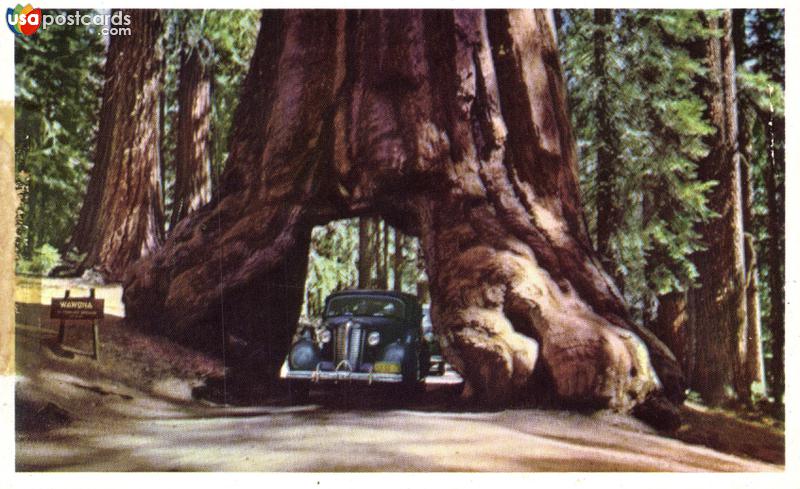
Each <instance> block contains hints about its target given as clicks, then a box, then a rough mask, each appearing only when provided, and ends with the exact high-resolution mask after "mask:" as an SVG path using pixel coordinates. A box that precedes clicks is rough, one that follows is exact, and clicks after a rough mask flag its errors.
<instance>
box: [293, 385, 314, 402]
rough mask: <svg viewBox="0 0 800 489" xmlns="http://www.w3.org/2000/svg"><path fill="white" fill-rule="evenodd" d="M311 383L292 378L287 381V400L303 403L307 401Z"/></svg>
mask: <svg viewBox="0 0 800 489" xmlns="http://www.w3.org/2000/svg"><path fill="white" fill-rule="evenodd" d="M310 390H311V384H310V383H309V382H307V381H302V380H293V381H291V382H289V402H291V403H292V404H305V403H307V402H308V397H309V391H310Z"/></svg>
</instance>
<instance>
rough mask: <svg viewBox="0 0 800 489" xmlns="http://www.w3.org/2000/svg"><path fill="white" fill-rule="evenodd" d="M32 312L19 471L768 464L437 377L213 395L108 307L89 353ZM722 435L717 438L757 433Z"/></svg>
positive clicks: (195, 373)
mask: <svg viewBox="0 0 800 489" xmlns="http://www.w3.org/2000/svg"><path fill="white" fill-rule="evenodd" d="M37 307H38V306H37ZM20 310H21V311H22V312H23V313H25V312H26V311H25V310H24V308H20ZM27 312H28V313H30V315H29V317H34V318H36V317H41V315H42V311H41V310H39V309H32V310H29V311H27ZM32 322H35V321H24V322H23V323H21V324H18V326H17V360H18V362H17V366H18V381H17V387H16V398H17V399H16V406H17V436H16V457H17V458H16V467H17V470H19V471H774V470H782V465H775V464H770V463H765V462H760V461H756V460H755V459H748V458H745V457H740V456H735V455H730V454H726V453H722V452H719V451H715V450H713V449H710V448H706V447H703V446H700V445H692V444H687V443H684V442H682V441H679V440H676V439H673V438H668V437H665V436H662V435H660V434H659V433H656V432H655V431H654V430H653V429H652V428H650V427H648V426H647V425H645V424H643V423H641V422H639V421H638V420H635V419H633V418H631V417H628V416H621V415H617V414H612V413H608V412H600V413H594V414H580V413H574V412H566V411H552V410H535V409H509V410H504V411H499V412H469V411H467V410H465V409H466V408H463V407H461V408H459V407H458V406H457V405H456V404H454V403H452V402H448V399H449V400H450V401H452V399H453V394H452V392H450V391H448V389H452V387H450V386H448V385H431V386H429V389H428V392H427V393H426V394H425V395H423V396H421V398H420V399H418V400H416V401H413V402H405V403H403V404H402V405H398V404H397V401H393V400H389V401H387V400H385V399H383V398H381V397H378V396H376V395H374V393H373V394H369V393H363V392H359V391H352V392H350V395H348V396H342V395H340V393H339V392H338V391H337V392H334V393H331V392H320V391H316V392H313V393H312V397H311V400H310V403H309V404H308V405H304V406H291V405H289V403H288V400H286V399H282V398H280V397H276V398H274V399H266V400H265V401H264V402H260V403H258V404H257V405H255V406H253V407H231V406H225V405H219V404H213V403H210V402H208V401H198V400H196V399H193V396H192V389H193V387H196V386H197V385H198V384H199V383H201V382H202V378H203V377H204V376H208V375H213V374H214V373H215V372H216V373H219V365H215V364H214V361H213V360H211V359H207V358H204V357H203V356H202V355H197V354H195V353H192V352H188V351H186V350H185V349H182V348H181V347H179V346H177V345H174V344H171V343H169V342H168V341H166V340H163V339H159V338H152V337H149V336H146V335H143V334H141V333H137V332H136V331H135V330H132V329H130V328H126V327H123V325H122V324H121V320H115V319H113V318H109V320H107V321H106V324H104V329H103V330H102V337H103V355H102V360H101V362H94V361H92V360H91V359H89V358H85V357H81V356H71V357H70V356H62V355H59V354H57V352H56V353H54V351H53V350H52V349H51V348H50V345H51V344H52V337H53V335H54V330H53V329H52V327H50V326H48V325H45V324H31V323H32ZM75 335H76V336H73V337H72V339H70V337H69V335H68V340H69V341H71V342H73V343H75V342H78V343H79V342H80V341H79V340H80V338H78V336H80V335H79V334H77V333H76V334H75ZM700 422H702V423H705V424H708V423H707V422H706V421H704V420H701V421H700ZM737 430H738V428H736V429H733V428H731V429H728V431H732V432H734V435H736V433H738V431H737ZM762 432H763V430H762V431H760V432H759V433H762ZM736 436H738V438H734V440H735V441H734V442H733V443H731V446H734V447H738V446H741V443H740V440H742V439H744V437H746V438H748V439H754V440H759V439H760V437H761V435H758V436H753V435H751V434H749V433H745V435H744V436H742V435H736ZM770 436H772V437H773V438H774V439H773V440H772V441H771V442H770V443H769V447H768V448H769V450H768V451H767V452H765V453H766V454H767V456H766V458H765V457H762V459H764V460H770V459H773V460H777V461H778V463H782V462H781V461H782V458H781V457H782V443H783V435H782V433H772V434H770ZM713 437H716V438H719V433H716V432H715V433H713ZM759 443H761V444H762V445H763V443H762V442H760V441H759ZM746 453H750V452H746ZM753 453H755V452H753Z"/></svg>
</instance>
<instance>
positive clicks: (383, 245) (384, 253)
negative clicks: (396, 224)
mask: <svg viewBox="0 0 800 489" xmlns="http://www.w3.org/2000/svg"><path fill="white" fill-rule="evenodd" d="M375 224H376V226H377V230H378V232H377V233H376V234H377V236H376V238H377V240H376V241H377V244H378V246H379V247H380V249H379V251H378V253H377V254H376V258H377V260H378V288H379V289H383V290H385V289H388V288H389V225H388V224H386V222H385V221H377V222H376V223H375Z"/></svg>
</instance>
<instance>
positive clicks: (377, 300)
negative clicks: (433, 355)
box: [280, 290, 430, 400]
mask: <svg viewBox="0 0 800 489" xmlns="http://www.w3.org/2000/svg"><path fill="white" fill-rule="evenodd" d="M421 321H422V308H421V307H420V304H419V301H418V300H417V298H416V296H413V295H410V294H405V293H401V292H392V291H385V290H346V291H343V292H337V293H334V294H331V295H330V296H328V298H327V299H326V300H325V309H324V313H323V317H322V322H321V324H320V326H319V327H318V328H307V329H306V330H305V331H303V332H302V333H301V335H300V337H299V338H298V339H297V340H296V341H295V342H294V344H293V345H292V347H291V349H290V351H289V355H288V356H287V358H286V360H285V361H284V363H283V366H282V367H281V372H280V376H281V378H282V379H287V380H288V381H289V385H290V388H291V392H292V397H293V398H294V399H295V400H302V399H304V398H306V397H307V395H308V390H309V388H310V386H311V384H316V383H319V384H322V383H345V382H349V383H363V384H369V385H371V384H394V385H397V386H398V387H400V388H402V389H407V390H415V389H418V388H419V387H420V386H421V385H424V384H422V382H423V381H424V379H425V376H426V375H427V373H428V369H429V365H430V360H429V356H430V355H429V353H428V344H427V342H426V341H425V340H424V339H423V338H422V328H421Z"/></svg>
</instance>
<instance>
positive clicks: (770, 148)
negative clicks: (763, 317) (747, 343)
mask: <svg viewBox="0 0 800 489" xmlns="http://www.w3.org/2000/svg"><path fill="white" fill-rule="evenodd" d="M764 132H765V133H766V134H767V168H766V170H765V172H764V180H765V186H766V193H767V212H768V215H767V233H768V235H769V238H768V244H767V246H768V249H769V257H768V259H767V264H768V266H769V278H768V282H769V284H768V285H769V297H770V301H769V302H770V314H769V328H770V331H771V332H772V345H771V346H772V360H771V362H770V366H769V369H770V377H771V380H772V389H771V393H772V395H773V396H774V397H775V398H776V399H782V398H783V395H784V372H785V368H784V343H785V330H784V327H785V323H784V314H785V308H786V306H785V303H784V289H783V287H784V269H783V264H784V260H785V249H784V244H783V236H784V223H785V220H784V219H785V218H784V205H785V202H786V200H785V195H786V193H785V189H784V185H783V181H780V180H778V178H777V174H778V172H779V171H781V169H783V168H784V167H785V166H784V165H785V162H784V157H785V156H784V154H783V152H782V151H778V150H777V148H776V139H777V137H781V139H782V140H784V138H785V132H784V121H783V120H775V118H773V117H772V114H769V117H768V120H767V122H766V127H765V131H764Z"/></svg>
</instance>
